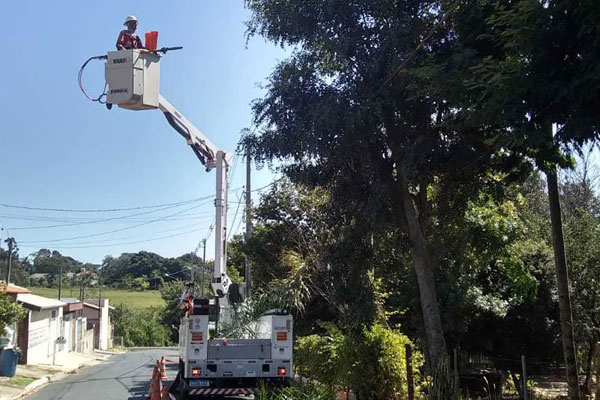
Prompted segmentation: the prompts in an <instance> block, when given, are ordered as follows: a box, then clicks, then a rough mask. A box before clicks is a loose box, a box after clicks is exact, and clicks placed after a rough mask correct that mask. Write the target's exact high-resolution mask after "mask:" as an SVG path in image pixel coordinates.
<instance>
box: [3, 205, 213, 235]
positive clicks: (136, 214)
mask: <svg viewBox="0 0 600 400" xmlns="http://www.w3.org/2000/svg"><path fill="white" fill-rule="evenodd" d="M203 204H206V203H200V204H198V205H199V206H200V205H203ZM180 206H181V205H180V204H178V205H174V206H168V207H163V208H159V209H156V210H150V211H144V212H140V213H135V214H130V215H123V216H119V217H111V218H104V219H97V220H93V221H89V220H88V221H81V222H71V223H67V224H58V225H43V226H27V227H17V228H9V229H13V230H31V229H49V228H61V227H65V226H77V225H89V224H97V223H101V222H108V221H116V220H124V219H127V218H129V217H135V216H140V215H147V214H152V213H155V212H159V211H164V210H169V209H171V208H176V207H180Z"/></svg>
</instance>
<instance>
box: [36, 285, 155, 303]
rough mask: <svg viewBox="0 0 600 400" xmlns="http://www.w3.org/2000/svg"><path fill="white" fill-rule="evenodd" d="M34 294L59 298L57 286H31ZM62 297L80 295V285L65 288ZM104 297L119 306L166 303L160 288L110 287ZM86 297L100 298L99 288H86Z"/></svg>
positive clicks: (103, 292)
mask: <svg viewBox="0 0 600 400" xmlns="http://www.w3.org/2000/svg"><path fill="white" fill-rule="evenodd" d="M31 290H32V292H33V294H37V295H38V296H44V297H50V298H53V299H56V298H58V289H57V288H31ZM61 296H62V298H68V297H79V287H73V291H71V289H70V288H68V287H67V288H63V289H62V293H61ZM102 297H106V298H107V299H109V304H110V305H111V306H117V305H119V304H121V303H124V304H126V305H128V306H130V307H132V308H151V307H156V308H158V307H163V306H164V305H165V303H164V301H163V299H162V298H161V297H160V292H159V291H158V290H145V291H143V292H139V291H132V290H118V289H108V290H103V291H102ZM85 298H86V299H94V298H96V299H97V298H98V289H95V288H87V289H86V290H85Z"/></svg>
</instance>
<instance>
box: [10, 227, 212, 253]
mask: <svg viewBox="0 0 600 400" xmlns="http://www.w3.org/2000/svg"><path fill="white" fill-rule="evenodd" d="M204 229H205V228H198V229H193V230H190V231H187V232H182V233H175V234H172V235H167V236H160V237H156V238H152V239H145V240H135V241H132V242H123V243H114V244H103V245H102V244H101V245H96V246H72V245H70V244H67V245H63V246H61V245H59V246H53V247H54V248H55V249H91V248H98V247H114V246H125V245H129V244H137V243H147V242H152V241H155V240H161V239H168V238H172V237H177V236H183V235H188V234H190V233H195V232H199V231H203V230H204ZM29 243H31V242H29ZM21 247H30V248H31V247H34V246H21ZM35 247H37V246H35Z"/></svg>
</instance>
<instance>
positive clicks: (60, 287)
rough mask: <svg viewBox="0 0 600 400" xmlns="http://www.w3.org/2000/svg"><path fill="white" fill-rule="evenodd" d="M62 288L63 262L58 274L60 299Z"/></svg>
mask: <svg viewBox="0 0 600 400" xmlns="http://www.w3.org/2000/svg"><path fill="white" fill-rule="evenodd" d="M61 289H62V264H61V265H60V273H59V274H58V299H59V300H60V294H61Z"/></svg>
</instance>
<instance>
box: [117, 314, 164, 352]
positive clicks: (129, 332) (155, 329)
mask: <svg viewBox="0 0 600 400" xmlns="http://www.w3.org/2000/svg"><path fill="white" fill-rule="evenodd" d="M113 318H114V323H115V336H121V337H122V338H123V343H124V345H125V346H165V345H167V344H170V343H172V342H171V340H170V338H169V336H170V335H169V331H168V329H167V328H166V327H164V326H163V325H162V324H161V322H160V319H159V315H158V311H157V310H154V309H132V308H129V307H127V306H126V305H124V304H119V305H118V306H117V307H116V308H115V311H114V313H113Z"/></svg>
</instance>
